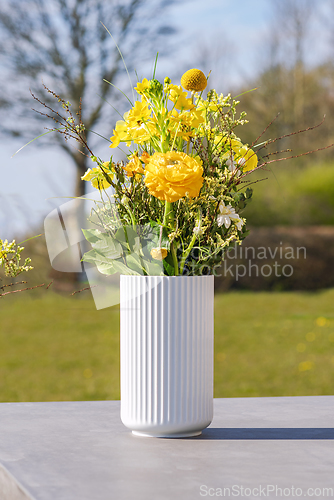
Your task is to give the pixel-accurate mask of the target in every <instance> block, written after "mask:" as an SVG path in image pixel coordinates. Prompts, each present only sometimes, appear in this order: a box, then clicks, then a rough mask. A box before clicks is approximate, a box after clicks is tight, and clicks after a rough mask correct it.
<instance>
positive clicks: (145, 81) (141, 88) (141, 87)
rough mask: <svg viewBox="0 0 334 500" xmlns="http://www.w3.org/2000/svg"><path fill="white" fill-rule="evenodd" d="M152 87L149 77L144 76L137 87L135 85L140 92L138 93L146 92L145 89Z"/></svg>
mask: <svg viewBox="0 0 334 500" xmlns="http://www.w3.org/2000/svg"><path fill="white" fill-rule="evenodd" d="M149 87H150V82H149V80H148V79H147V78H144V79H143V81H142V82H141V83H140V82H138V83H137V87H135V90H136V91H137V92H138V94H144V93H145V91H146V90H147V89H148V88H149Z"/></svg>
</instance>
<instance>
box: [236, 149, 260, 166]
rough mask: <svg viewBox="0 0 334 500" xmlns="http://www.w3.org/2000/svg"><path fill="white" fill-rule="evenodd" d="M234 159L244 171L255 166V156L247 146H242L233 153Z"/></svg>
mask: <svg viewBox="0 0 334 500" xmlns="http://www.w3.org/2000/svg"><path fill="white" fill-rule="evenodd" d="M235 159H236V160H237V162H238V164H239V165H241V167H242V170H243V171H244V172H248V171H249V170H254V168H256V167H257V162H258V159H257V156H256V154H255V153H254V151H253V150H252V149H249V148H248V147H247V146H242V147H241V148H240V149H239V151H238V152H237V153H236V155H235Z"/></svg>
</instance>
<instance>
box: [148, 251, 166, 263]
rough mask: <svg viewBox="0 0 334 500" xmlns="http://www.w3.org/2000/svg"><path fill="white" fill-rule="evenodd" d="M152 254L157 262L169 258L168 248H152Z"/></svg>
mask: <svg viewBox="0 0 334 500" xmlns="http://www.w3.org/2000/svg"><path fill="white" fill-rule="evenodd" d="M150 254H151V255H152V257H153V259H155V260H163V259H165V258H166V257H167V254H168V250H167V248H152V250H151V252H150Z"/></svg>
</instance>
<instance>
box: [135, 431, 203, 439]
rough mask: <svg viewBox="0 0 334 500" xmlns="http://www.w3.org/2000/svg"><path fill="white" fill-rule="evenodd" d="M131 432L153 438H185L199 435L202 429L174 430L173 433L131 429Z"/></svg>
mask: <svg viewBox="0 0 334 500" xmlns="http://www.w3.org/2000/svg"><path fill="white" fill-rule="evenodd" d="M132 434H133V435H134V436H140V437H153V438H187V437H194V436H200V435H201V434H202V431H189V432H174V433H168V432H166V433H163V434H156V433H154V432H140V431H132Z"/></svg>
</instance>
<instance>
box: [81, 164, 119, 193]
mask: <svg viewBox="0 0 334 500" xmlns="http://www.w3.org/2000/svg"><path fill="white" fill-rule="evenodd" d="M102 166H103V168H104V170H105V171H106V173H107V174H108V175H109V177H111V178H112V177H113V172H112V170H111V169H110V166H109V161H105V162H104V163H103V164H102ZM81 179H82V180H83V181H90V182H91V183H92V186H93V187H94V188H95V189H100V190H101V189H107V188H108V187H109V186H111V184H110V182H108V181H107V179H106V178H105V176H104V175H103V172H102V170H101V169H100V167H94V168H89V169H88V170H87V172H86V173H85V175H83V176H82V177H81Z"/></svg>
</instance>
